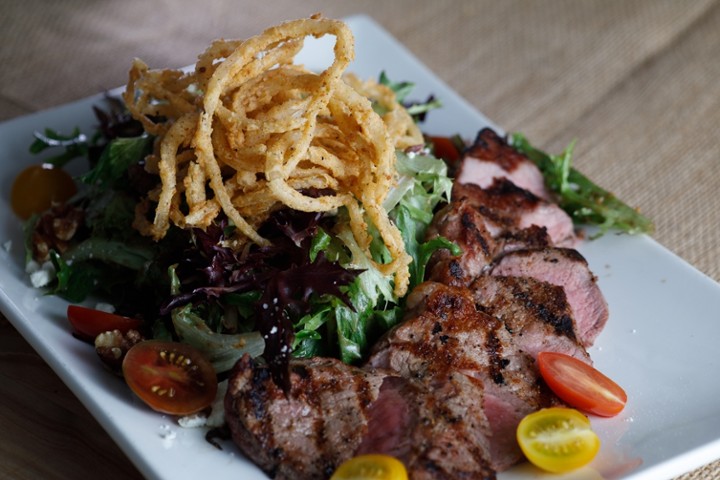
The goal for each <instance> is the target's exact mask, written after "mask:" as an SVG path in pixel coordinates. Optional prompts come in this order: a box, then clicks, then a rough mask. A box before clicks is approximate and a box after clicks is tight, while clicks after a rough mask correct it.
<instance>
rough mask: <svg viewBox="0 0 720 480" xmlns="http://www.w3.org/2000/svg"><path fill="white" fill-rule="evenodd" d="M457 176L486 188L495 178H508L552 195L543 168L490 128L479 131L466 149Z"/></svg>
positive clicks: (544, 195) (541, 194)
mask: <svg viewBox="0 0 720 480" xmlns="http://www.w3.org/2000/svg"><path fill="white" fill-rule="evenodd" d="M456 178H457V181H458V182H459V183H472V184H475V185H478V186H480V187H483V188H485V187H489V186H490V185H491V184H492V183H493V180H494V179H495V178H507V179H508V180H510V181H512V183H514V184H515V185H517V186H518V187H520V188H523V189H525V190H528V191H530V192H532V193H533V194H535V195H536V196H538V197H540V198H543V199H545V200H550V199H551V195H550V193H549V192H548V190H547V188H546V187H545V180H544V178H543V175H542V173H541V172H540V169H538V167H537V166H536V165H535V164H534V163H533V162H532V161H531V160H530V159H529V158H527V157H526V156H525V155H523V154H522V153H520V152H518V151H517V150H515V149H514V148H513V147H512V146H510V145H508V143H507V142H506V141H505V140H504V139H503V138H501V137H500V136H498V134H497V133H495V132H494V131H493V130H492V129H490V128H485V129H483V130H480V132H478V135H477V137H476V138H475V143H473V145H472V146H470V148H469V149H468V150H467V151H466V152H465V155H464V158H463V160H462V164H461V166H460V171H459V173H458V175H457V177H456Z"/></svg>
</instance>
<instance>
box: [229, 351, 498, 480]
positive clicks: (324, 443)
mask: <svg viewBox="0 0 720 480" xmlns="http://www.w3.org/2000/svg"><path fill="white" fill-rule="evenodd" d="M290 382H291V388H290V391H289V392H288V394H287V396H285V394H284V392H283V390H282V389H281V388H279V387H277V385H276V384H275V383H274V382H273V380H272V378H271V375H270V373H269V371H268V368H267V366H266V365H261V364H258V363H256V362H255V361H253V360H251V359H250V358H249V357H248V356H245V357H244V358H242V359H241V360H240V361H239V362H238V363H237V364H236V366H235V368H234V369H233V371H232V373H231V377H230V380H229V385H228V393H227V395H226V397H225V411H226V419H227V422H228V426H229V427H230V431H231V433H232V437H233V440H234V442H235V443H236V444H237V445H238V447H239V448H240V450H241V451H242V452H243V453H244V454H245V455H247V456H248V457H249V458H250V459H251V460H252V461H253V462H255V464H257V465H258V466H260V467H261V468H262V469H263V470H264V471H265V472H266V473H267V474H268V475H269V476H271V477H272V478H275V479H278V480H281V479H288V480H289V479H293V480H304V479H307V480H310V479H312V480H315V479H324V478H329V477H330V476H331V475H332V473H333V472H334V471H335V469H336V468H337V467H338V466H339V465H340V463H342V462H343V461H345V460H347V459H349V458H351V457H353V456H355V455H359V454H362V453H382V454H387V455H393V456H395V457H397V458H399V459H400V460H401V461H403V463H404V464H405V465H406V467H407V469H408V473H409V474H410V478H413V479H427V480H441V479H449V478H453V479H465V478H467V479H470V478H473V479H485V480H494V479H495V473H494V470H493V469H492V467H491V466H490V463H489V460H488V459H489V450H488V448H489V446H488V441H487V432H488V426H487V425H488V424H487V419H486V418H485V414H484V412H483V411H482V409H471V408H469V405H468V403H471V402H476V401H478V399H482V389H481V388H480V389H479V390H478V385H475V384H473V382H472V381H471V380H470V379H466V378H464V377H463V376H459V377H455V378H453V377H448V378H446V379H445V381H444V382H442V384H439V385H437V388H435V389H433V390H430V389H429V388H427V386H426V385H425V384H423V383H421V382H418V381H416V380H414V379H409V378H402V377H399V376H397V375H395V374H392V373H390V372H384V371H380V370H376V369H362V368H358V367H353V366H350V365H346V364H344V363H342V362H340V361H339V360H336V359H330V358H320V357H315V358H311V359H297V360H293V361H292V362H291V375H290ZM467 391H470V392H471V394H468V393H466V392H467Z"/></svg>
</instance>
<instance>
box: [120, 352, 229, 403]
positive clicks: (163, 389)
mask: <svg viewBox="0 0 720 480" xmlns="http://www.w3.org/2000/svg"><path fill="white" fill-rule="evenodd" d="M122 371H123V376H124V377H125V381H126V382H127V384H128V385H129V386H130V389H131V390H132V391H133V392H135V394H136V395H137V396H138V397H140V399H141V400H143V401H144V402H145V403H146V404H147V405H148V406H149V407H150V408H152V409H153V410H156V411H158V412H162V413H168V414H170V415H190V414H191V413H196V412H199V411H200V410H202V409H204V408H207V407H208V406H210V404H212V402H213V400H214V399H215V395H216V394H217V388H218V382H217V376H216V374H215V370H214V369H213V366H212V364H211V363H210V361H209V360H207V358H206V357H205V356H204V355H203V354H202V353H200V352H199V351H198V350H196V349H195V348H193V347H191V346H190V345H188V344H185V343H177V342H162V341H158V340H148V341H145V342H140V343H138V344H136V345H135V346H133V347H132V348H131V349H130V350H128V352H127V354H126V355H125V359H124V360H123V364H122Z"/></svg>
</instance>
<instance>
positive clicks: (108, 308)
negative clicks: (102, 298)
mask: <svg viewBox="0 0 720 480" xmlns="http://www.w3.org/2000/svg"><path fill="white" fill-rule="evenodd" d="M95 310H100V311H101V312H107V313H115V306H114V305H112V304H111V303H105V302H98V303H96V304H95Z"/></svg>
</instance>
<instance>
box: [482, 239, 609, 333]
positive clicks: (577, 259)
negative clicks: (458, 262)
mask: <svg viewBox="0 0 720 480" xmlns="http://www.w3.org/2000/svg"><path fill="white" fill-rule="evenodd" d="M491 273H492V275H500V276H506V277H507V276H511V277H529V278H534V279H536V280H540V281H543V282H547V283H550V284H552V285H559V286H561V287H562V288H563V290H564V291H565V296H566V298H567V302H568V303H569V304H570V309H571V310H572V317H573V318H574V319H575V334H576V336H577V339H578V340H579V341H580V343H581V344H582V345H584V346H585V347H589V346H591V345H592V344H593V342H594V341H595V338H596V337H597V336H598V334H599V333H600V331H601V330H602V328H603V327H604V326H605V323H606V322H607V319H608V306H607V302H606V301H605V297H604V296H603V294H602V292H601V291H600V288H599V287H598V285H597V279H596V277H595V275H594V274H593V273H592V272H591V271H590V268H589V266H588V263H587V260H585V258H584V257H583V256H582V255H581V254H580V253H579V252H578V251H577V250H574V249H570V248H541V249H525V250H516V251H513V252H510V253H508V254H506V255H504V256H503V257H502V258H500V259H499V261H498V262H497V264H496V265H495V266H493V268H492V271H491Z"/></svg>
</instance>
